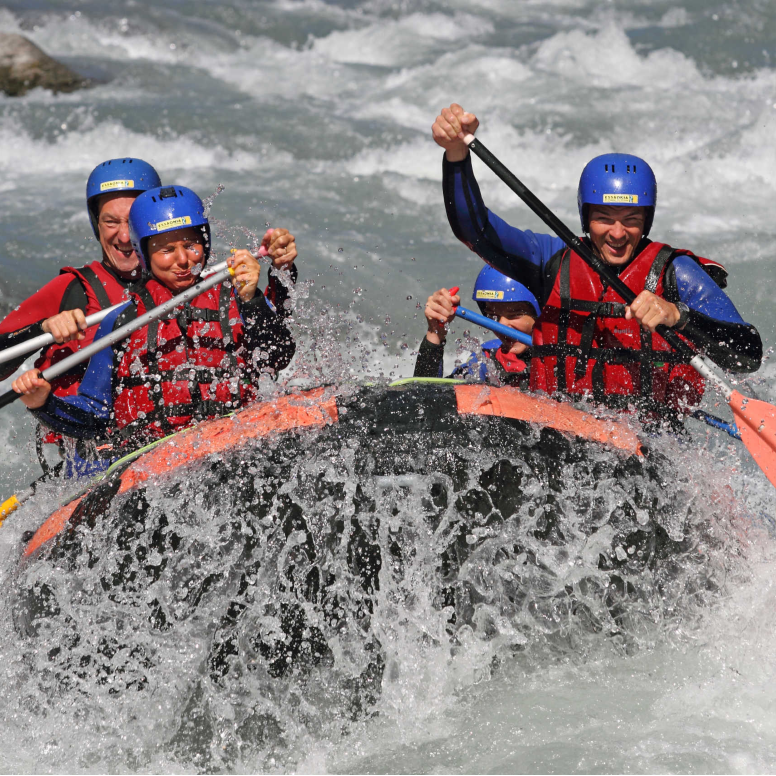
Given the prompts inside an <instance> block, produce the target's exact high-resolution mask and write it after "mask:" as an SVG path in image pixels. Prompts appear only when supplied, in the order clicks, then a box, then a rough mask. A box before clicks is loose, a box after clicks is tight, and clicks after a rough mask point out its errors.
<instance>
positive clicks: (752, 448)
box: [728, 391, 776, 486]
mask: <svg viewBox="0 0 776 776" xmlns="http://www.w3.org/2000/svg"><path fill="white" fill-rule="evenodd" d="M728 403H729V404H730V409H732V410H733V415H734V416H735V419H736V425H737V426H738V430H739V431H740V432H741V441H742V442H743V443H744V445H746V449H747V450H748V451H749V452H750V453H751V454H752V458H754V460H755V462H756V463H757V465H758V466H759V467H760V468H761V469H762V470H763V473H764V474H765V476H766V477H767V478H768V479H769V480H770V481H771V484H772V485H774V486H776V407H774V406H773V405H772V404H768V403H767V402H764V401H758V400H757V399H748V398H747V397H746V396H743V395H742V394H740V393H739V392H738V391H733V393H732V394H731V395H730V399H729V402H728Z"/></svg>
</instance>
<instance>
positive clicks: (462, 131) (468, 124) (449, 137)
mask: <svg viewBox="0 0 776 776" xmlns="http://www.w3.org/2000/svg"><path fill="white" fill-rule="evenodd" d="M479 125H480V122H479V121H478V120H477V117H476V116H475V115H474V114H473V113H467V112H466V111H465V110H464V109H463V108H462V107H461V106H460V105H458V103H456V102H454V103H453V104H452V105H451V106H450V107H449V108H442V111H441V112H440V114H439V115H438V116H437V117H436V121H434V123H433V124H432V125H431V135H432V137H433V138H434V142H435V143H436V144H437V145H440V146H442V148H444V149H445V156H446V157H447V161H448V162H460V161H461V160H462V159H465V158H466V156H467V154H468V153H469V147H468V146H467V145H466V143H464V142H463V138H464V136H465V135H468V134H472V135H473V134H474V133H475V132H476V131H477V127H478V126H479Z"/></svg>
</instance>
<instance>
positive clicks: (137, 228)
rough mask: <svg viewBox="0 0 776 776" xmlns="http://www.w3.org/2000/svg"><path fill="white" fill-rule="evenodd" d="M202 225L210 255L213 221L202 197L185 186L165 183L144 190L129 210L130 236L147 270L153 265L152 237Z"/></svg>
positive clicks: (206, 254) (207, 254)
mask: <svg viewBox="0 0 776 776" xmlns="http://www.w3.org/2000/svg"><path fill="white" fill-rule="evenodd" d="M192 226H193V227H199V228H200V229H201V231H202V235H203V237H204V238H205V239H204V243H205V261H207V260H208V257H209V256H210V224H209V223H208V220H207V216H206V215H205V206H204V205H203V204H202V200H201V199H200V198H199V197H198V196H197V195H196V194H195V193H194V192H193V191H192V190H191V189H187V188H185V187H184V186H164V187H157V188H155V189H151V190H150V191H145V192H143V193H142V194H141V195H140V196H139V197H138V198H137V199H136V200H135V201H134V202H133V203H132V209H131V210H130V211H129V237H130V239H131V240H132V247H133V248H134V249H135V253H136V254H137V255H138V258H139V259H140V264H141V265H142V266H143V268H144V269H146V270H147V269H148V268H149V256H148V240H149V239H150V238H151V237H153V236H154V235H157V234H163V233H164V232H174V231H175V230H176V229H188V228H189V227H192Z"/></svg>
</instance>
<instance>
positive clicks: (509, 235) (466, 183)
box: [442, 154, 565, 299]
mask: <svg viewBox="0 0 776 776" xmlns="http://www.w3.org/2000/svg"><path fill="white" fill-rule="evenodd" d="M442 191H443V195H444V200H445V210H446V212H447V220H448V221H449V222H450V227H451V228H452V230H453V234H454V235H455V236H456V237H457V238H458V239H459V240H460V241H461V242H462V243H464V244H465V245H466V246H468V247H469V248H471V250H473V251H474V252H475V253H477V254H478V255H479V256H480V257H481V258H482V259H484V260H485V261H486V262H487V263H488V264H490V265H491V266H493V267H495V268H496V269H497V270H499V272H503V273H504V274H505V275H509V277H512V278H514V279H515V280H518V281H519V282H521V283H523V285H525V286H526V287H527V288H528V289H529V290H530V291H531V293H532V294H533V295H534V296H535V297H536V298H537V299H544V297H545V294H544V293H543V288H542V284H543V274H544V268H545V265H546V264H547V262H548V261H549V260H550V259H551V258H552V257H553V256H554V255H555V254H556V253H557V252H558V251H559V250H562V249H563V248H564V247H565V246H564V243H563V241H562V240H561V239H560V238H559V237H552V236H551V235H548V234H534V232H531V231H529V230H525V231H523V230H521V229H517V228H516V227H514V226H510V225H509V224H508V223H506V221H504V220H502V219H501V218H499V217H498V216H497V215H496V214H495V213H493V212H492V211H491V210H488V208H487V207H485V203H484V202H483V200H482V195H481V194H480V187H479V186H478V185H477V180H476V179H475V177H474V171H473V170H472V163H471V154H470V155H469V156H467V157H466V159H464V160H463V161H460V162H449V161H447V158H446V157H443V161H442Z"/></svg>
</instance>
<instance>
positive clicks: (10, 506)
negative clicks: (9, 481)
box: [0, 496, 21, 525]
mask: <svg viewBox="0 0 776 776" xmlns="http://www.w3.org/2000/svg"><path fill="white" fill-rule="evenodd" d="M20 506H21V501H19V499H18V498H16V496H11V498H9V499H7V500H6V501H4V502H3V503H2V504H0V525H2V524H3V520H5V518H6V517H8V515H10V514H11V512H15V511H16V510H17V509H18V508H19V507H20Z"/></svg>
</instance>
